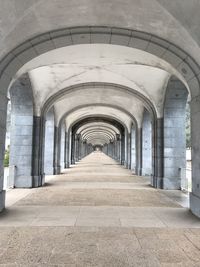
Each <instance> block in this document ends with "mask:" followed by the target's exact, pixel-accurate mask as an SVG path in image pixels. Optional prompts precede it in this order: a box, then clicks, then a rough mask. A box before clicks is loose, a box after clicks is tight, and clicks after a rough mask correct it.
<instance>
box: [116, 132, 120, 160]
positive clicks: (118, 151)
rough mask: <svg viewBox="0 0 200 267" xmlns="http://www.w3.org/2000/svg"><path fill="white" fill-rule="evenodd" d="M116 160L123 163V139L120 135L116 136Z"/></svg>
mask: <svg viewBox="0 0 200 267" xmlns="http://www.w3.org/2000/svg"><path fill="white" fill-rule="evenodd" d="M116 160H117V161H119V162H121V139H120V135H119V134H116Z"/></svg>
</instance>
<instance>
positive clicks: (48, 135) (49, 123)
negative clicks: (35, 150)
mask: <svg viewBox="0 0 200 267" xmlns="http://www.w3.org/2000/svg"><path fill="white" fill-rule="evenodd" d="M54 127H55V121H54V110H53V109H51V110H49V111H48V113H47V115H46V122H45V148H44V173H45V174H46V175H51V174H53V172H54V170H53V154H54Z"/></svg>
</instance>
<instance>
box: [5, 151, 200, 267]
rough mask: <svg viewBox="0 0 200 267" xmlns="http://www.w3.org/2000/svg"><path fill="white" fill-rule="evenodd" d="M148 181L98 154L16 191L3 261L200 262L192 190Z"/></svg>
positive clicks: (88, 263)
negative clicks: (43, 183)
mask: <svg viewBox="0 0 200 267" xmlns="http://www.w3.org/2000/svg"><path fill="white" fill-rule="evenodd" d="M106 177H107V178H108V182H106ZM115 177H116V180H115ZM111 178H112V179H111ZM68 181H69V182H68ZM148 184H149V181H148V178H147V177H145V178H143V177H141V178H140V177H137V176H133V175H131V171H129V170H126V169H124V168H123V167H121V166H120V165H118V164H117V163H116V162H114V161H113V160H112V159H110V158H109V157H107V156H105V155H104V154H102V153H93V154H91V155H89V156H87V157H86V158H84V159H83V160H82V161H81V162H79V163H78V164H77V165H76V166H73V167H72V168H70V169H68V170H65V173H64V174H63V175H58V176H49V177H48V179H47V184H46V186H45V187H43V188H35V189H26V190H25V193H23V190H22V189H16V190H15V189H14V190H10V191H9V192H8V194H7V209H6V210H5V212H4V213H2V214H1V216H0V266H7V267H8V266H9V267H10V266H23V267H25V266H32V267H33V266H34V267H35V266H38V267H39V266H40V267H41V266H54V267H55V266H58V267H59V266H60V267H61V266H62V267H64V266H70V267H71V266H76V267H78V266H80V267H85V266H93V267H96V266H97V267H100V266H105V267H108V266H109V267H110V266H113V267H118V266H137V267H138V266H149V267H152V266H153V267H154V266H200V254H199V250H200V221H199V219H197V218H196V217H194V216H193V215H192V214H191V213H190V212H189V210H188V209H187V208H184V207H183V206H184V205H185V203H186V200H187V195H185V194H183V193H181V192H176V191H167V192H166V191H161V190H156V189H153V188H151V187H150V186H149V185H148ZM20 198H21V199H20ZM15 201H17V202H15ZM12 204H13V205H12ZM130 204H131V205H130Z"/></svg>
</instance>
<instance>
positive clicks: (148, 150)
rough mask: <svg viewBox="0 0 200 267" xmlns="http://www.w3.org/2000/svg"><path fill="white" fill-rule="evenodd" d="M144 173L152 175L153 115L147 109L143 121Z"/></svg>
mask: <svg viewBox="0 0 200 267" xmlns="http://www.w3.org/2000/svg"><path fill="white" fill-rule="evenodd" d="M141 173H142V175H147V176H151V175H152V126H151V116H150V114H149V112H148V111H147V110H144V113H143V122H142V171H141Z"/></svg>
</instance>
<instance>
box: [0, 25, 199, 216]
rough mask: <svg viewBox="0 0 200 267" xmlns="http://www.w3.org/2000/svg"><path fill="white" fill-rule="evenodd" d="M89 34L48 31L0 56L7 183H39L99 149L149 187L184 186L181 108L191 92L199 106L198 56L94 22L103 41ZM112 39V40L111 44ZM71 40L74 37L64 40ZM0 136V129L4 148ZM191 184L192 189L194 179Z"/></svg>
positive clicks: (134, 33) (2, 124) (81, 29)
mask: <svg viewBox="0 0 200 267" xmlns="http://www.w3.org/2000/svg"><path fill="white" fill-rule="evenodd" d="M94 28H95V27H94ZM88 31H89V35H90V38H89V39H88ZM114 32H115V33H114ZM111 33H112V34H111ZM93 34H94V32H92V28H77V31H75V32H74V29H69V34H68V33H67V32H66V30H64V32H63V30H61V31H56V32H52V33H48V34H47V35H45V36H38V38H35V39H33V40H29V41H28V42H26V43H24V44H23V45H25V44H26V45H25V46H26V48H25V49H24V50H21V46H19V47H18V48H16V49H15V50H13V51H12V54H11V57H10V58H9V59H8V56H7V57H5V58H4V59H3V60H2V62H1V63H2V65H1V66H2V73H1V80H0V82H2V84H3V85H4V86H3V88H6V90H4V91H2V92H1V93H2V96H3V97H5V99H4V100H5V101H4V102H5V103H4V105H5V106H4V107H3V109H2V114H3V115H2V116H3V119H4V120H2V121H1V126H2V127H1V128H2V129H3V130H2V133H3V132H4V133H5V117H6V115H5V113H6V102H7V99H6V97H7V90H8V89H9V95H10V99H11V145H10V165H11V166H14V168H13V173H12V175H10V185H11V186H14V187H38V186H42V185H43V184H44V183H45V175H47V174H60V173H61V170H62V169H63V168H68V167H70V165H71V164H74V163H75V162H77V161H78V160H80V159H81V158H83V157H84V156H86V155H88V154H89V153H90V152H91V151H93V150H94V149H95V148H96V147H98V149H101V150H102V151H103V152H104V153H106V154H108V155H109V156H111V157H113V158H114V159H115V160H117V161H119V162H120V164H122V165H124V166H126V167H127V168H129V169H131V170H132V172H133V173H134V174H137V175H147V176H150V177H151V185H152V186H153V187H155V188H162V189H181V187H182V186H181V183H182V179H183V178H184V172H185V168H186V162H185V134H184V132H185V107H186V103H187V100H188V97H189V98H191V103H192V105H193V107H194V108H195V107H196V104H195V101H196V98H197V96H198V92H197V87H198V75H197V74H198V66H197V64H196V62H195V61H194V60H193V59H192V58H190V57H189V55H187V54H186V53H185V52H184V51H182V50H181V49H178V47H176V46H175V45H173V44H170V43H168V42H167V41H165V40H162V39H159V38H158V37H156V36H151V38H149V35H148V34H146V33H145V34H144V33H142V32H133V31H128V32H126V30H123V29H112V31H111V32H110V31H108V28H104V27H103V28H102V29H101V30H100V28H98V27H96V28H95V34H96V35H95V36H96V37H95V38H101V40H102V42H100V43H99V42H98V43H95V41H94V42H91V40H92V37H91V36H93ZM115 35H116V39H115V43H113V41H111V42H110V41H108V39H107V37H108V36H109V40H113V38H114V36H115ZM49 36H51V38H50V39H49ZM43 37H44V38H43ZM69 37H70V38H71V39H70V40H73V42H72V43H70V44H69V45H67V44H66V43H65V42H66V40H67V39H68V38H69ZM63 38H64V39H65V41H64V40H63ZM61 40H62V42H61V43H60V44H59V45H58V46H56V47H52V46H51V45H50V46H49V44H50V43H55V42H57V44H58V42H60V41H61ZM75 40H76V41H75ZM80 40H82V41H81V42H80ZM122 40H123V42H122ZM133 40H134V41H133ZM147 40H148V45H145V46H142V44H145V43H146V42H147ZM138 41H139V42H140V43H141V49H139V47H138V46H137V42H138ZM33 43H34V45H33ZM30 44H31V47H30ZM47 44H48V45H47ZM130 44H131V45H130ZM39 47H40V48H41V47H43V48H42V49H41V50H40V48H39ZM142 47H143V48H142ZM153 47H154V49H153ZM155 47H156V48H158V49H155ZM32 49H33V50H34V51H35V50H36V51H37V54H36V55H35V54H34V53H31V52H30V51H32ZM88 49H90V54H88V55H86V54H85V53H84V52H85V51H88ZM158 50H159V51H160V52H159V53H161V51H162V53H161V54H159V55H158V53H157V52H158ZM16 51H18V52H16ZM27 51H29V54H28V56H27V58H26V59H24V60H25V61H23V63H22V61H21V59H20V58H21V57H22V56H23V55H24V53H25V52H27ZM45 52H46V53H45ZM12 55H15V57H14V58H13V57H12ZM14 62H15V64H14ZM41 62H42V63H41ZM11 66H12V69H10V68H11ZM13 71H14V73H15V77H14V78H13ZM10 77H12V80H10ZM3 97H2V99H3ZM192 111H193V113H192V116H193V118H196V115H195V112H194V110H192ZM195 126H196V125H195V124H194V125H193V127H194V129H195ZM3 138H4V134H2V141H1V142H2V148H3V144H4V140H3ZM194 140H195V139H194ZM195 146H196V144H195ZM3 150H4V149H2V154H3ZM195 166H196V165H195ZM196 168H197V169H198V166H196ZM2 177H3V175H2ZM1 180H3V179H2V178H1ZM193 180H194V181H195V183H193V193H194V192H197V191H198V182H197V184H196V181H197V180H195V179H193ZM194 188H195V189H194ZM193 193H192V194H193ZM3 194H4V193H3V191H2V196H3ZM193 195H194V194H193ZM196 195H198V194H197V193H196ZM193 199H194V198H193ZM195 199H196V198H195ZM195 201H197V199H196V200H195ZM191 203H192V202H191ZM192 205H193V206H194V209H193V212H194V213H195V214H197V215H198V211H197V210H196V204H192ZM3 206H4V200H3V197H2V207H3ZM191 207H192V206H191Z"/></svg>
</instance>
